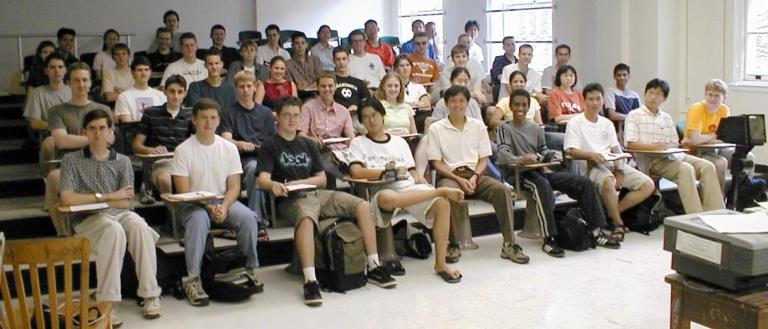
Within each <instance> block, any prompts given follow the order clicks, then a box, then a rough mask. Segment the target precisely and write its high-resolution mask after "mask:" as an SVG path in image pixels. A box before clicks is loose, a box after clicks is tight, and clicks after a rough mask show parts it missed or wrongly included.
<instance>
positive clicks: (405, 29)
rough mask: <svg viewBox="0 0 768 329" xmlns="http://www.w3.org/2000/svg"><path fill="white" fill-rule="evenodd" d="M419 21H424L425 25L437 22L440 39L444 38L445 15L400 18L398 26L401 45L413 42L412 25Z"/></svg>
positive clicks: (436, 26) (436, 27)
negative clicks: (409, 41)
mask: <svg viewBox="0 0 768 329" xmlns="http://www.w3.org/2000/svg"><path fill="white" fill-rule="evenodd" d="M417 19H420V20H422V21H424V24H427V23H429V22H435V29H436V30H437V35H439V36H440V38H443V35H444V34H443V15H420V16H411V17H400V18H398V23H399V24H398V25H399V27H400V43H405V42H406V41H408V40H411V38H412V37H413V32H412V31H411V23H412V22H413V21H415V20H417Z"/></svg>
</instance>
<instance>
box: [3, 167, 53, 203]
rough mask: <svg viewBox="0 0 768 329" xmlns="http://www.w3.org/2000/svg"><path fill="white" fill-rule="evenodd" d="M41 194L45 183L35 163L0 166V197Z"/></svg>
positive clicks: (43, 192) (43, 191)
mask: <svg viewBox="0 0 768 329" xmlns="http://www.w3.org/2000/svg"><path fill="white" fill-rule="evenodd" d="M43 194H45V184H44V183H43V179H42V176H41V174H40V167H39V166H38V165H37V164H36V163H27V164H13V165H4V166H0V199H4V198H16V197H23V196H35V195H38V196H42V195H43Z"/></svg>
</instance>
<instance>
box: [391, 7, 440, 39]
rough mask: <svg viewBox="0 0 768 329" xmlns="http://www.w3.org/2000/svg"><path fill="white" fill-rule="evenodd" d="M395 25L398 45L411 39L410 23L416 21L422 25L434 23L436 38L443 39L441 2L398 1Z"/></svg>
mask: <svg viewBox="0 0 768 329" xmlns="http://www.w3.org/2000/svg"><path fill="white" fill-rule="evenodd" d="M398 3H399V6H398V11H397V23H398V26H399V30H398V31H399V33H398V35H400V43H406V42H407V41H408V40H411V38H412V37H413V32H412V31H411V23H412V22H413V21H415V20H417V19H420V20H422V21H424V24H427V23H429V22H435V30H436V31H437V36H439V37H440V38H441V39H442V38H443V15H445V12H443V0H419V1H413V0H400V1H398Z"/></svg>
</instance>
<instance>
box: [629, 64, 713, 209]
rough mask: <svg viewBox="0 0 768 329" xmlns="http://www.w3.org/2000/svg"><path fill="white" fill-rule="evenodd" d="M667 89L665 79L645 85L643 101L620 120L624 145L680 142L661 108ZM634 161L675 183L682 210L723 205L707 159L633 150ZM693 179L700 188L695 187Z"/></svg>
mask: <svg viewBox="0 0 768 329" xmlns="http://www.w3.org/2000/svg"><path fill="white" fill-rule="evenodd" d="M669 89H670V87H669V83H668V82H666V81H664V80H661V79H653V80H651V81H649V82H648V84H646V85H645V103H644V104H643V106H641V107H639V108H638V109H636V110H634V111H632V112H629V114H627V119H626V121H625V123H624V143H625V144H626V146H627V148H628V149H635V150H651V151H653V150H666V149H668V148H675V147H679V146H680V143H679V142H678V136H677V129H676V128H675V122H674V121H672V116H670V115H669V114H668V113H666V112H664V111H662V110H661V104H663V103H664V101H666V100H667V97H668V96H669ZM635 162H637V168H638V169H640V170H641V171H644V172H647V173H648V174H649V175H653V176H659V177H663V178H666V179H668V180H671V181H673V182H675V184H677V191H678V194H680V201H681V202H682V203H683V208H684V209H685V213H687V214H694V213H698V212H702V211H707V210H715V209H723V208H725V203H724V202H723V192H722V191H721V190H720V182H719V181H718V178H717V173H716V171H715V165H714V164H712V163H711V162H709V161H707V160H704V159H701V158H698V157H695V156H692V155H688V154H685V153H675V154H671V155H661V156H654V155H652V154H640V153H637V154H635ZM697 180H698V181H699V189H700V190H701V192H699V189H697V188H696V181H697Z"/></svg>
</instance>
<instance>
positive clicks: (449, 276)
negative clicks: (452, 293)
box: [437, 271, 463, 283]
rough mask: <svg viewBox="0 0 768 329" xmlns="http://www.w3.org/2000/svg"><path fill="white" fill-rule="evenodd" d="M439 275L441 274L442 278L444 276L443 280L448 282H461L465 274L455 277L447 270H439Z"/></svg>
mask: <svg viewBox="0 0 768 329" xmlns="http://www.w3.org/2000/svg"><path fill="white" fill-rule="evenodd" d="M437 275H439V276H440V277H441V278H443V281H445V282H448V283H459V282H461V278H462V277H463V275H461V274H459V276H458V277H455V278H453V277H451V275H450V274H448V272H446V271H440V272H437Z"/></svg>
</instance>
